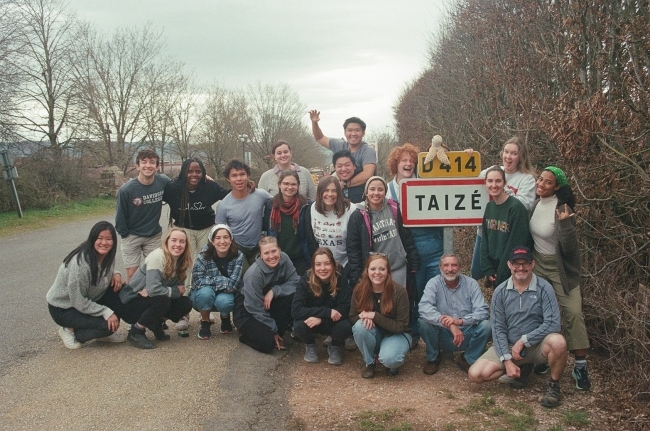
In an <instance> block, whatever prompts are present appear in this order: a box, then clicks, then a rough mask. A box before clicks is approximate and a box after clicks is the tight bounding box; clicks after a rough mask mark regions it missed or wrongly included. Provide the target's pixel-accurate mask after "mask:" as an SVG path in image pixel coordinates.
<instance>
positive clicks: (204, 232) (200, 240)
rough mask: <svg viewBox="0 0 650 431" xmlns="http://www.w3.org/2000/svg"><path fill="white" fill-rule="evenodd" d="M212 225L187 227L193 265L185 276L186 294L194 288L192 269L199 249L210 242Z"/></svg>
mask: <svg viewBox="0 0 650 431" xmlns="http://www.w3.org/2000/svg"><path fill="white" fill-rule="evenodd" d="M210 229H212V226H210V227H206V228H205V229H200V230H195V229H185V232H187V238H188V240H189V243H188V244H187V246H188V247H189V248H190V256H192V266H190V267H189V268H188V269H187V276H186V277H185V295H187V294H188V293H189V291H190V289H191V288H192V269H193V268H194V261H195V260H196V256H197V255H198V253H199V251H200V250H201V249H202V248H203V246H205V245H206V244H207V243H208V234H209V233H210Z"/></svg>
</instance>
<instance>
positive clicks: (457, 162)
mask: <svg viewBox="0 0 650 431" xmlns="http://www.w3.org/2000/svg"><path fill="white" fill-rule="evenodd" d="M427 154H428V153H420V154H419V155H418V177H420V178H472V177H478V176H479V174H480V173H481V155H480V154H479V153H478V152H477V151H474V152H473V153H472V155H471V156H470V155H469V154H467V153H466V152H465V151H447V153H446V154H447V157H448V158H449V162H450V163H451V165H443V164H442V163H441V162H440V160H438V159H437V158H435V159H433V161H432V162H429V163H426V164H425V163H424V160H425V159H426V158H427Z"/></svg>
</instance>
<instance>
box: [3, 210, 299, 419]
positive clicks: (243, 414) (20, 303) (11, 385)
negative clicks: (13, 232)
mask: <svg viewBox="0 0 650 431" xmlns="http://www.w3.org/2000/svg"><path fill="white" fill-rule="evenodd" d="M166 217H167V215H166V214H163V216H162V218H161V220H163V225H164V224H165V222H164V220H166ZM102 219H104V220H111V221H112V220H113V215H112V214H107V215H106V216H105V217H99V218H95V219H92V220H87V221H81V222H74V223H69V224H65V225H61V226H56V227H53V228H50V229H43V230H38V231H33V232H29V233H26V234H21V235H19V236H14V237H7V238H0V280H2V284H1V287H0V291H1V292H2V300H1V301H0V345H1V347H2V348H1V349H0V399H1V400H2V403H0V429H3V430H5V429H6V430H23V429H24V430H27V429H29V430H41V429H42V430H45V429H48V430H56V429H62V430H63V429H65V430H131V429H139V430H185V431H189V430H203V429H210V430H211V429H221V430H285V429H287V428H288V425H287V424H288V423H289V414H290V413H289V409H288V406H287V403H286V401H285V398H286V390H287V382H286V381H285V379H284V378H283V374H285V373H284V372H283V371H285V370H283V367H286V366H287V365H286V364H285V362H286V361H282V360H281V359H282V358H283V357H284V354H283V353H280V352H276V353H274V354H273V355H262V354H259V353H257V352H255V351H253V350H252V349H250V348H248V347H246V346H243V345H241V344H239V343H238V341H237V335H236V333H235V334H228V335H222V334H218V333H217V334H216V335H215V336H214V337H213V338H212V339H211V340H209V341H202V340H199V339H198V338H197V337H196V332H197V330H198V325H199V323H198V320H199V315H198V313H196V312H193V313H192V318H191V326H190V335H191V336H190V337H189V338H180V337H177V336H176V335H175V334H173V331H171V332H172V334H173V336H172V339H171V341H169V342H166V343H160V344H159V347H158V348H157V349H154V350H151V351H142V350H139V349H135V348H133V347H131V346H129V345H128V344H126V343H124V344H119V345H115V344H112V345H111V344H102V343H90V344H89V345H88V346H85V347H84V348H82V349H79V350H68V349H66V348H65V347H64V346H63V344H62V343H61V341H60V339H59V337H58V335H57V333H56V330H57V327H56V325H55V324H54V322H53V321H52V320H51V318H50V316H49V313H48V312H47V305H46V302H45V293H46V292H47V290H48V289H49V287H50V285H51V284H52V281H53V280H54V277H55V275H56V271H57V269H58V267H59V265H60V263H61V261H62V259H63V257H65V255H66V254H67V253H68V252H69V251H70V250H72V249H73V248H74V247H76V246H77V245H78V244H79V243H81V242H82V241H83V240H84V239H85V238H86V236H87V234H88V232H89V231H90V228H91V226H92V225H93V224H94V223H96V222H97V221H99V220H102ZM117 261H118V263H119V264H120V265H121V256H120V253H119V248H118V256H117ZM120 331H126V329H125V328H124V327H121V328H120ZM217 332H218V331H217Z"/></svg>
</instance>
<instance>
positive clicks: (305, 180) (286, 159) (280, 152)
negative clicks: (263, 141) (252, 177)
mask: <svg viewBox="0 0 650 431" xmlns="http://www.w3.org/2000/svg"><path fill="white" fill-rule="evenodd" d="M271 156H272V157H273V159H274V160H275V163H276V165H275V166H274V167H273V168H271V169H269V170H268V171H266V172H264V173H263V174H262V176H261V177H260V182H259V184H258V185H257V187H259V188H260V189H263V190H266V191H267V192H269V194H270V195H271V196H275V195H277V194H278V192H279V191H280V189H279V187H278V184H279V183H278V181H277V180H278V178H279V177H280V173H281V172H283V171H287V170H291V171H294V172H296V174H298V176H299V177H300V194H301V195H303V196H305V197H306V198H307V199H311V200H314V199H316V184H315V183H314V180H313V179H312V177H311V174H310V173H309V170H308V169H307V168H304V167H302V166H298V165H297V164H295V163H293V162H292V161H291V160H292V157H293V156H292V152H291V146H289V143H288V142H286V141H282V140H280V141H277V142H276V143H275V144H273V145H272V146H271Z"/></svg>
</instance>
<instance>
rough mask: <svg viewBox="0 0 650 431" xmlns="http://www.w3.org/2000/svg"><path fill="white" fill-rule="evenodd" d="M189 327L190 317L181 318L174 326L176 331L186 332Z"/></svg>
mask: <svg viewBox="0 0 650 431" xmlns="http://www.w3.org/2000/svg"><path fill="white" fill-rule="evenodd" d="M189 327H190V315H189V314H188V315H186V316H183V317H181V320H179V321H178V323H177V324H176V330H177V331H187V328H189Z"/></svg>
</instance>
